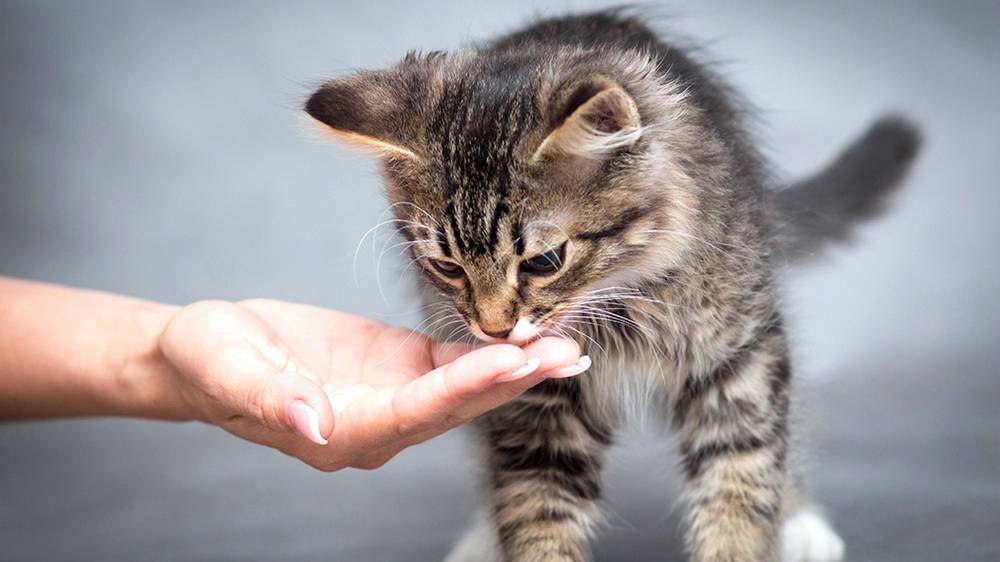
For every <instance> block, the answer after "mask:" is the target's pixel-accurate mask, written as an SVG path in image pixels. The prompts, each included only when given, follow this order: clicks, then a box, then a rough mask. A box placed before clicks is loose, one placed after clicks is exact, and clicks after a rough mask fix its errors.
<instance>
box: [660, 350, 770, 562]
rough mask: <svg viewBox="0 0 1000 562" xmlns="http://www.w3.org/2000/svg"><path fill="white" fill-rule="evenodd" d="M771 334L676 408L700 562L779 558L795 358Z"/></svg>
mask: <svg viewBox="0 0 1000 562" xmlns="http://www.w3.org/2000/svg"><path fill="white" fill-rule="evenodd" d="M782 348H783V346H782V345H781V344H780V343H775V342H774V341H773V340H772V341H771V342H770V345H769V342H768V340H767V339H764V340H763V341H762V342H757V343H754V344H751V345H749V346H748V347H746V348H744V349H742V350H741V351H740V352H738V353H737V354H736V356H734V357H733V358H732V359H731V361H729V362H727V363H726V364H725V365H723V366H721V367H719V368H718V369H716V370H715V371H714V372H711V373H709V374H707V375H705V376H700V377H696V376H692V377H690V378H689V379H688V381H687V383H686V385H685V388H684V391H683V393H682V395H681V396H679V397H678V401H677V404H676V409H675V416H676V419H677V423H678V424H679V425H680V435H681V452H682V453H683V457H684V468H685V471H686V474H687V478H688V491H687V496H688V498H687V499H688V509H689V512H688V525H689V526H688V532H687V547H688V550H689V551H690V553H691V557H692V560H694V561H696V562H776V561H777V560H778V554H777V530H778V525H779V523H780V517H781V505H782V494H783V492H784V486H785V458H786V450H787V415H788V388H787V387H788V374H789V366H788V360H787V358H786V356H785V355H784V350H783V349H782Z"/></svg>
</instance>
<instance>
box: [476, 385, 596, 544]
mask: <svg viewBox="0 0 1000 562" xmlns="http://www.w3.org/2000/svg"><path fill="white" fill-rule="evenodd" d="M582 392H583V391H582V388H581V384H580V381H579V380H578V379H552V380H547V381H544V382H542V383H541V384H539V385H538V386H536V387H535V388H533V389H531V390H530V391H528V392H527V393H526V394H525V395H523V396H522V397H520V398H519V399H517V400H516V401H514V402H512V403H510V404H507V405H505V406H503V407H501V408H498V409H497V410H495V411H493V412H491V413H490V414H488V415H487V416H486V417H485V418H483V419H482V420H481V422H480V429H481V430H482V431H483V432H484V434H485V438H486V440H487V443H488V446H489V448H490V501H491V505H490V511H491V518H492V522H493V525H494V527H495V529H496V532H497V536H498V538H499V542H500V546H501V550H502V552H503V557H504V559H505V560H506V561H507V562H541V561H545V562H557V561H558V562H580V561H583V560H586V559H587V557H588V552H589V549H588V544H587V543H588V538H589V535H590V531H591V529H592V527H593V525H594V522H595V519H596V517H597V507H596V505H595V501H596V500H597V498H598V496H599V495H600V493H601V483H600V471H601V465H602V464H603V460H604V453H605V449H606V448H607V447H608V445H610V443H611V430H610V428H609V427H608V426H607V425H606V424H605V423H603V422H601V421H600V420H598V419H597V418H596V416H594V415H593V414H592V413H591V412H590V411H589V410H588V407H587V406H586V403H585V400H584V399H583V396H582Z"/></svg>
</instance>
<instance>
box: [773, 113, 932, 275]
mask: <svg viewBox="0 0 1000 562" xmlns="http://www.w3.org/2000/svg"><path fill="white" fill-rule="evenodd" d="M919 149H920V133H919V131H918V130H917V128H916V126H914V125H913V124H912V123H910V122H909V121H907V120H906V119H904V118H902V117H898V116H889V117H883V118H881V119H879V120H878V121H877V122H876V123H875V124H874V125H872V126H871V127H870V128H869V129H868V131H867V132H865V134H864V135H863V136H862V137H861V138H859V139H858V140H856V141H854V142H853V143H852V144H851V145H850V146H849V147H848V148H847V150H845V151H844V152H843V153H842V154H841V155H840V156H839V157H838V158H837V159H836V160H834V161H833V163H832V164H830V165H829V166H827V167H826V169H824V170H823V171H821V172H820V173H818V174H816V175H815V176H813V177H810V178H807V179H805V180H802V181H800V182H798V183H795V184H792V185H790V186H788V187H787V188H785V189H782V190H780V191H776V192H774V194H773V197H772V199H771V209H770V210H771V212H772V213H773V219H774V220H773V222H772V224H774V226H775V235H776V236H777V251H778V252H777V253H778V254H779V255H780V256H782V257H784V258H785V260H786V261H796V260H800V259H803V258H808V257H811V256H814V255H816V254H817V253H818V252H819V251H820V250H821V249H823V247H824V246H826V245H828V244H831V243H834V242H844V241H847V240H849V239H850V236H851V233H852V232H853V230H854V228H855V226H856V225H857V224H859V223H861V222H863V221H865V220H868V219H871V218H873V217H876V216H878V215H879V214H880V213H881V212H882V211H883V210H884V209H885V206H886V200H887V199H888V197H889V195H890V194H891V193H892V192H894V191H895V190H896V187H897V186H899V184H900V183H901V182H902V179H903V177H904V176H905V175H906V172H907V171H908V170H909V168H910V163H911V162H913V159H914V157H915V156H916V155H917V152H918V151H919Z"/></svg>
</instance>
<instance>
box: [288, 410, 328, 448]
mask: <svg viewBox="0 0 1000 562" xmlns="http://www.w3.org/2000/svg"><path fill="white" fill-rule="evenodd" d="M291 413H292V424H294V425H295V430H296V431H298V432H299V433H301V434H302V436H303V437H305V438H306V439H308V440H310V441H312V442H313V443H315V444H317V445H326V444H327V443H328V441H327V440H326V439H323V436H322V435H320V433H319V414H318V413H316V410H315V409H313V407H312V406H310V405H309V404H306V403H305V402H303V401H301V400H296V401H295V402H292V407H291Z"/></svg>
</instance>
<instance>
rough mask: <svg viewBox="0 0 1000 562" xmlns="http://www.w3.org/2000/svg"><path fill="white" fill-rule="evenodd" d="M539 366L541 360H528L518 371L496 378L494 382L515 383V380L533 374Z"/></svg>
mask: <svg viewBox="0 0 1000 562" xmlns="http://www.w3.org/2000/svg"><path fill="white" fill-rule="evenodd" d="M541 364H542V360H541V359H539V358H537V357H532V358H531V359H528V362H527V363H525V364H524V365H522V366H521V367H520V368H519V369H518V370H516V371H513V372H510V373H507V374H506V375H500V376H499V377H497V378H496V382H510V381H516V380H517V379H523V378H524V377H526V376H528V375H530V374H531V373H534V372H535V369H537V368H538V366H539V365H541Z"/></svg>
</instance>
